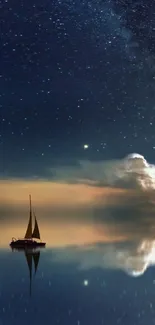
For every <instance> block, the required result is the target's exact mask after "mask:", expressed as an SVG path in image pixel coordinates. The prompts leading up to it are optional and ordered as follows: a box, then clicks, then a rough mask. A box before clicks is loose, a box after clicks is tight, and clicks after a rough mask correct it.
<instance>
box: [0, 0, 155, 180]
mask: <svg viewBox="0 0 155 325" xmlns="http://www.w3.org/2000/svg"><path fill="white" fill-rule="evenodd" d="M0 10H1V44H0V46H1V50H0V53H1V54H0V56H1V57H0V89H1V92H0V121H1V123H0V158H1V162H0V172H1V175H3V176H4V177H5V176H6V177H8V176H22V177H31V176H32V175H37V176H38V175H39V176H41V177H42V176H44V177H46V176H48V172H47V169H48V168H49V167H50V166H54V165H57V164H59V165H74V164H76V161H77V160H79V159H80V160H84V159H87V160H90V161H92V160H105V159H113V158H122V157H123V156H125V155H126V154H127V153H130V152H139V153H142V154H143V155H144V156H145V157H146V158H147V159H149V160H150V161H153V160H154V149H155V133H154V119H155V105H154V102H155V91H154V88H155V60H154V46H155V22H154V13H155V5H154V2H153V1H151V0H150V1H149V5H147V3H146V1H144V0H141V1H140V2H139V1H135V0H131V1H122V0H117V1H113V0H111V1H110V0H107V1H99V0H92V1H86V0H83V1H77V0H75V1H71V0H65V1H61V0H53V1H52V2H51V1H48V0H46V1H42V0H39V1H29V0H28V1H20V2H16V3H14V2H13V1H9V0H5V1H2V2H1V3H0ZM85 144H87V145H88V146H86V147H85V146H84V145H85Z"/></svg>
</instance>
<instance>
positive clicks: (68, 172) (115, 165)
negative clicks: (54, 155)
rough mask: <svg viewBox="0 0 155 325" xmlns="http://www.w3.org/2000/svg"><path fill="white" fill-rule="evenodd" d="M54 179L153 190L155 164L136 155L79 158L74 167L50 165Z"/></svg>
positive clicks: (154, 184)
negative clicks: (118, 158) (85, 159)
mask: <svg viewBox="0 0 155 325" xmlns="http://www.w3.org/2000/svg"><path fill="white" fill-rule="evenodd" d="M50 172H51V173H52V177H53V179H54V180H56V181H61V182H63V181H64V182H66V183H85V184H89V185H93V186H94V185H96V186H109V187H120V188H129V189H141V190H153V189H155V166H154V165H151V164H149V163H148V162H147V161H146V159H145V158H144V157H143V156H142V155H139V154H130V155H128V156H127V157H125V158H124V159H120V160H111V161H97V162H90V161H79V164H78V165H77V166H72V167H71V166H70V167H56V168H51V169H50Z"/></svg>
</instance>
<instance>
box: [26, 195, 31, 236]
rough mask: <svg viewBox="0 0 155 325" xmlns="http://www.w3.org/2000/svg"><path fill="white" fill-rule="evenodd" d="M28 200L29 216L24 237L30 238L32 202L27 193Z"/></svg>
mask: <svg viewBox="0 0 155 325" xmlns="http://www.w3.org/2000/svg"><path fill="white" fill-rule="evenodd" d="M29 200H30V217H29V223H28V226H27V230H26V234H25V238H32V203H31V195H29Z"/></svg>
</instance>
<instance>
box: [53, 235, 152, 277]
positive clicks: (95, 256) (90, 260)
mask: <svg viewBox="0 0 155 325" xmlns="http://www.w3.org/2000/svg"><path fill="white" fill-rule="evenodd" d="M53 260H54V261H55V262H59V263H75V264H76V265H77V266H78V268H79V269H81V270H87V269H92V268H101V269H113V270H122V271H124V272H125V273H126V274H128V275H129V276H133V277H137V276H141V275H143V274H144V272H145V271H146V270H147V268H148V267H149V266H151V265H155V241H148V240H142V241H140V242H124V243H121V244H119V243H115V244H106V245H105V244H100V245H94V246H91V245H90V246H84V247H72V248H67V249H59V250H55V252H53Z"/></svg>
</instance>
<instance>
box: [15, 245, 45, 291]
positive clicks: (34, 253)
mask: <svg viewBox="0 0 155 325" xmlns="http://www.w3.org/2000/svg"><path fill="white" fill-rule="evenodd" d="M42 249H43V248H42ZM15 251H16V252H20V253H23V254H24V255H25V259H26V263H27V266H28V270H29V295H30V297H31V295H32V279H33V278H34V276H35V275H36V273H37V270H38V266H39V260H40V253H41V249H37V248H36V249H35V248H33V249H31V248H27V249H24V248H12V252H15Z"/></svg>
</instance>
